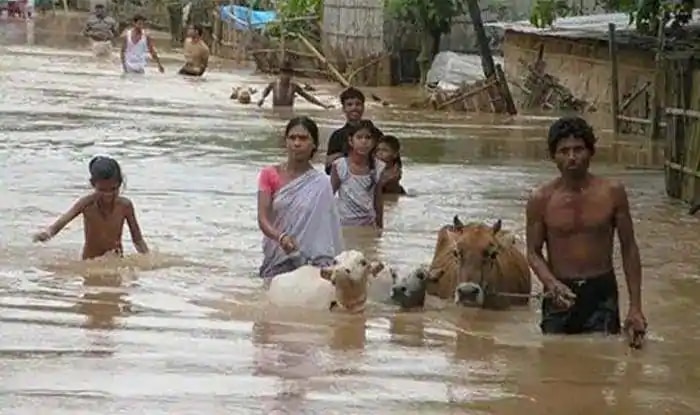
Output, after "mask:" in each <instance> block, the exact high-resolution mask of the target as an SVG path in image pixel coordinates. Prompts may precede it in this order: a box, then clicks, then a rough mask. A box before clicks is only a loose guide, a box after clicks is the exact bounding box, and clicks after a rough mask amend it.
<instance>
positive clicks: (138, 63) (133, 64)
mask: <svg viewBox="0 0 700 415" xmlns="http://www.w3.org/2000/svg"><path fill="white" fill-rule="evenodd" d="M131 32H132V31H131V30H129V31H128V32H126V50H125V51H124V62H125V64H126V66H127V68H129V69H130V70H132V71H136V72H142V71H143V70H145V69H146V63H147V59H148V42H147V41H146V32H141V38H140V39H139V41H138V42H136V43H134V42H133V40H132V39H131Z"/></svg>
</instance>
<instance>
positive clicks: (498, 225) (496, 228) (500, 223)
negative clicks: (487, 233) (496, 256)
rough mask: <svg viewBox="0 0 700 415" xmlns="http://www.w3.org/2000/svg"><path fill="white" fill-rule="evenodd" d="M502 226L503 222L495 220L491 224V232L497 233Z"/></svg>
mask: <svg viewBox="0 0 700 415" xmlns="http://www.w3.org/2000/svg"><path fill="white" fill-rule="evenodd" d="M502 227H503V222H502V221H501V220H500V219H499V220H497V221H496V223H494V224H493V227H492V229H493V234H494V235H495V234H497V233H498V232H500V231H501V228H502Z"/></svg>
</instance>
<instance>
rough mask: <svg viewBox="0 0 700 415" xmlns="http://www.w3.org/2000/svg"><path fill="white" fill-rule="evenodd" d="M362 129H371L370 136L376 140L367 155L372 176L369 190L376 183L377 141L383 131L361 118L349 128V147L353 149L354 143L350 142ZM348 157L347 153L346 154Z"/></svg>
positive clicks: (370, 175)
mask: <svg viewBox="0 0 700 415" xmlns="http://www.w3.org/2000/svg"><path fill="white" fill-rule="evenodd" d="M362 130H367V131H369V135H370V137H372V139H373V140H374V146H373V147H372V150H371V151H370V152H369V154H368V155H367V157H368V160H367V163H368V165H369V177H370V182H369V187H368V188H367V190H369V189H371V188H372V187H373V186H374V185H375V184H376V178H375V177H374V176H375V174H376V170H377V163H376V158H375V154H376V152H377V141H378V140H379V139H380V138H381V137H382V132H381V131H380V130H379V128H377V127H376V126H375V125H374V123H373V122H372V121H370V120H360V121H359V122H358V123H357V124H353V125H352V126H351V127H350V128H349V129H348V149H352V145H351V144H350V140H351V139H352V137H353V136H354V135H355V134H357V133H358V132H359V131H362ZM345 156H346V157H347V154H346V155H345Z"/></svg>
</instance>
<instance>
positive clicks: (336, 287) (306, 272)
mask: <svg viewBox="0 0 700 415" xmlns="http://www.w3.org/2000/svg"><path fill="white" fill-rule="evenodd" d="M335 260H336V263H335V264H334V265H332V266H330V267H327V268H318V267H314V266H311V265H304V266H301V267H299V268H297V269H295V270H294V271H291V272H286V273H283V274H279V275H277V276H275V277H274V278H273V279H272V281H271V282H270V287H269V289H268V291H267V298H268V301H269V302H270V303H271V304H273V305H275V306H280V307H303V308H309V309H316V310H333V309H335V308H336V307H341V308H343V309H344V310H346V311H349V312H353V313H355V312H361V311H363V310H364V307H365V303H366V301H367V286H368V283H369V279H370V276H372V277H375V276H376V275H377V274H378V273H379V272H380V271H381V268H383V267H382V265H381V264H380V263H372V264H370V263H369V261H367V259H366V258H365V256H364V255H363V254H362V252H359V251H355V250H351V251H344V252H341V253H340V254H339V255H338V256H336V257H335Z"/></svg>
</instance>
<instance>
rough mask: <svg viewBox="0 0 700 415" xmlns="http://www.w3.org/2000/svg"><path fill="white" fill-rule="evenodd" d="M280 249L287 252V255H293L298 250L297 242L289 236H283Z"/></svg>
mask: <svg viewBox="0 0 700 415" xmlns="http://www.w3.org/2000/svg"><path fill="white" fill-rule="evenodd" d="M280 247H281V248H282V249H283V250H284V252H286V253H287V254H291V253H292V252H295V251H296V250H297V249H299V248H298V247H297V241H295V240H294V238H292V237H291V236H289V235H287V234H282V236H281V237H280Z"/></svg>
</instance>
